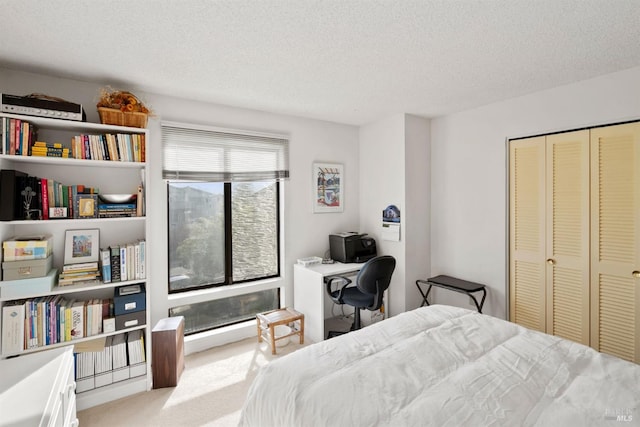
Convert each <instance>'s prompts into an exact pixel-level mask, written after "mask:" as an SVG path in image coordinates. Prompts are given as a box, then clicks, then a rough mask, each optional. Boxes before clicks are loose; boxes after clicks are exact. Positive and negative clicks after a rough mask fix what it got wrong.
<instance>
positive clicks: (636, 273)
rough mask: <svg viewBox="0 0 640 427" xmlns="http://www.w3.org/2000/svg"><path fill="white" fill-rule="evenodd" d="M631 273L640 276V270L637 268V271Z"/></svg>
mask: <svg viewBox="0 0 640 427" xmlns="http://www.w3.org/2000/svg"><path fill="white" fill-rule="evenodd" d="M631 275H632V276H633V277H640V271H638V270H636V271H634V272H633V273H631Z"/></svg>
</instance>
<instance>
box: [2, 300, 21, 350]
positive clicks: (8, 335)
mask: <svg viewBox="0 0 640 427" xmlns="http://www.w3.org/2000/svg"><path fill="white" fill-rule="evenodd" d="M24 342H25V304H24V303H16V304H15V305H6V306H4V307H2V352H3V353H13V352H19V351H22V350H24Z"/></svg>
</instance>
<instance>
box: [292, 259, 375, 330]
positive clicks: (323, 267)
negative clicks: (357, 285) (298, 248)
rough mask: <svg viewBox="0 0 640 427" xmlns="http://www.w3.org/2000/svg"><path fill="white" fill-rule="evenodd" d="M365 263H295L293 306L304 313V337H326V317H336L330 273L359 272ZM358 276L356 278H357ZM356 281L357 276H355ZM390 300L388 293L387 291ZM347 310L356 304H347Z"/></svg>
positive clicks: (345, 307) (364, 319) (349, 274)
mask: <svg viewBox="0 0 640 427" xmlns="http://www.w3.org/2000/svg"><path fill="white" fill-rule="evenodd" d="M363 265H364V264H357V263H352V264H342V263H339V262H336V263H334V264H317V265H312V266H310V267H303V266H301V265H299V264H296V265H294V266H293V307H294V308H295V309H296V311H299V312H300V313H302V314H304V332H305V333H304V339H305V340H310V341H312V342H320V341H323V340H324V339H325V338H326V336H327V331H326V328H325V319H328V318H330V317H332V313H331V308H332V306H333V301H331V299H330V298H329V295H327V290H326V286H325V284H324V279H325V277H328V276H347V277H348V276H352V275H353V276H355V275H356V274H357V273H358V271H360V268H362V266H363ZM354 279H355V278H352V280H354ZM354 282H355V280H354ZM385 301H386V295H385ZM343 307H344V311H345V313H351V312H353V308H352V307H350V306H347V305H344V306H343ZM362 314H363V317H362V320H363V323H365V324H366V323H367V322H366V316H365V311H364V310H363V311H362Z"/></svg>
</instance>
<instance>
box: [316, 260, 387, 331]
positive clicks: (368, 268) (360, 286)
mask: <svg viewBox="0 0 640 427" xmlns="http://www.w3.org/2000/svg"><path fill="white" fill-rule="evenodd" d="M395 268H396V259H395V258H394V257H392V256H389V255H384V256H379V257H376V258H372V259H370V260H369V261H367V262H366V263H365V264H364V265H363V266H362V268H361V269H360V271H359V272H358V276H357V277H356V286H349V285H350V284H351V283H352V282H351V280H350V279H347V278H346V277H342V276H336V277H332V278H331V279H330V280H328V281H327V284H326V286H327V293H328V294H329V296H330V297H331V299H332V300H333V301H334V302H335V303H336V304H347V305H351V306H353V307H354V320H353V325H351V330H352V331H353V330H356V329H360V327H361V325H360V310H362V309H367V310H370V311H374V310H378V309H379V308H380V307H381V306H382V297H383V296H384V291H386V290H387V288H388V287H389V283H390V282H391V275H392V274H393V270H395ZM336 281H340V282H346V283H345V284H344V285H343V286H342V287H341V288H340V289H335V290H334V289H332V284H333V282H336ZM343 333H345V332H339V331H330V332H329V334H328V338H332V337H334V336H336V335H341V334H343Z"/></svg>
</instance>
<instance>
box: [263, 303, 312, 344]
mask: <svg viewBox="0 0 640 427" xmlns="http://www.w3.org/2000/svg"><path fill="white" fill-rule="evenodd" d="M256 321H257V322H256V323H257V325H258V342H262V339H263V338H266V339H268V340H269V342H270V344H271V354H276V341H277V340H281V339H283V338H287V337H290V336H292V335H299V336H300V344H304V314H302V313H298V312H297V311H295V310H294V309H293V308H289V307H285V308H280V309H277V310H272V311H267V312H264V313H258V314H256ZM293 322H298V325H297V328H294V329H293V330H292V332H291V333H290V334H287V335H283V336H281V337H278V338H276V334H275V327H276V326H278V325H288V324H289V323H293Z"/></svg>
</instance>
